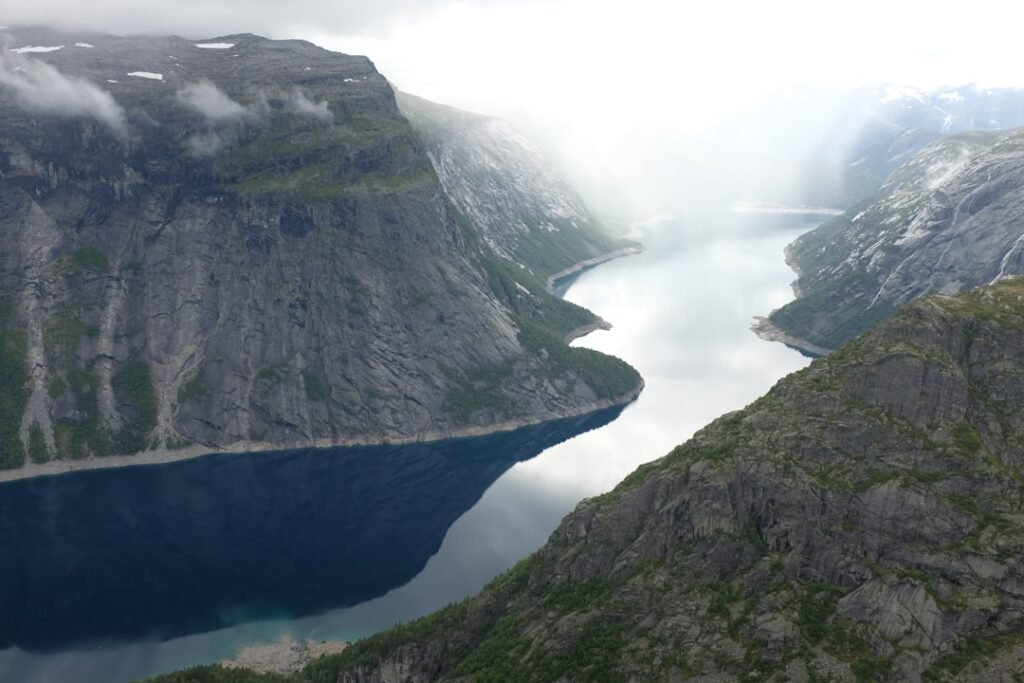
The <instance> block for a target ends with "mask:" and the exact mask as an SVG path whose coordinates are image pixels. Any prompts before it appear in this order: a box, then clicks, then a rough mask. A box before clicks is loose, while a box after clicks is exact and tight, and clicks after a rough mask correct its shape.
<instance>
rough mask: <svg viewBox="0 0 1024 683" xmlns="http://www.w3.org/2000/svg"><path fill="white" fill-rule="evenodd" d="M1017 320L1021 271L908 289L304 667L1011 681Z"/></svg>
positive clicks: (1019, 573)
mask: <svg viewBox="0 0 1024 683" xmlns="http://www.w3.org/2000/svg"><path fill="white" fill-rule="evenodd" d="M1022 331H1024V280H1022V279H1011V280H1006V281H1004V282H1001V283H999V284H997V285H995V286H992V287H987V288H982V289H980V290H976V291H973V292H970V293H967V294H964V295H960V296H957V297H952V298H950V297H944V296H936V297H930V298H927V299H923V300H921V301H920V302H917V303H914V304H912V305H910V306H908V307H907V308H906V309H905V310H904V311H902V312H901V313H900V314H898V315H897V316H895V317H894V318H893V319H892V320H891V321H889V322H887V323H885V324H883V325H881V326H879V327H878V328H877V329H876V330H874V331H872V332H871V333H869V334H868V335H866V336H864V337H862V338H861V339H859V340H857V341H855V342H853V343H851V344H848V345H847V346H845V347H843V348H842V349H841V350H839V351H838V352H836V353H833V354H832V355H830V356H829V357H827V358H824V359H819V360H817V361H815V362H814V363H813V364H812V365H811V366H810V367H809V368H807V369H805V370H802V371H800V372H797V373H795V374H793V375H791V376H789V377H787V378H785V379H783V380H782V381H780V382H779V383H778V385H776V386H775V387H774V388H773V389H772V390H771V391H770V392H769V393H768V394H767V395H766V396H764V397H763V398H761V399H759V400H758V401H756V402H754V403H753V404H751V405H750V406H748V407H747V408H745V409H744V410H742V411H739V412H735V413H731V414H728V415H725V416H723V417H722V418H720V419H719V420H717V421H715V422H714V423H712V424H711V425H709V426H708V427H707V428H705V429H704V430H702V431H701V432H699V433H698V434H697V435H696V436H694V438H693V439H691V440H690V441H689V442H687V443H686V444H684V445H682V446H680V447H678V448H676V449H675V450H673V451H672V452H671V453H670V454H669V455H667V456H666V457H664V458H662V459H661V460H658V461H655V462H652V463H650V464H647V465H644V466H641V467H640V468H639V469H638V470H637V471H636V472H634V473H633V474H632V475H630V476H629V477H628V478H627V479H626V480H625V481H623V482H622V483H621V484H620V485H619V486H618V487H617V488H616V489H615V490H614V491H612V492H611V493H608V494H606V495H603V496H600V497H598V498H594V499H590V500H587V501H584V502H583V503H581V504H580V506H579V507H578V508H577V509H576V511H575V512H573V513H572V514H571V515H569V516H568V517H567V518H566V519H565V520H564V521H563V522H562V524H561V525H560V527H559V528H558V529H557V530H556V531H555V533H554V534H553V535H552V536H551V539H550V540H549V542H548V543H547V545H545V546H544V547H543V548H542V549H541V550H540V551H539V552H538V553H537V554H536V555H534V556H532V557H530V558H528V559H527V560H525V561H523V562H522V563H520V564H519V565H518V566H516V567H515V568H514V569H512V570H511V571H510V572H509V573H507V574H505V575H503V576H501V577H499V578H498V579H496V580H495V581H494V582H493V583H492V584H491V585H490V586H488V588H486V589H485V591H484V592H483V593H482V594H481V595H480V596H478V597H476V598H473V599H470V600H468V601H466V602H464V603H461V604H457V605H453V606H451V607H449V608H447V609H445V610H443V611H441V612H439V613H437V614H435V615H433V616H430V617H427V618H426V619H423V620H420V621H417V622H414V623H412V624H409V625H406V626H402V627H399V628H396V629H393V630H391V631H388V632H385V633H383V634H381V635H378V636H375V637H373V638H370V639H368V640H365V641H362V642H359V643H356V644H355V645H353V646H351V647H350V648H349V649H348V650H346V652H345V653H343V654H341V655H338V656H335V657H328V658H324V659H322V660H319V661H318V662H316V663H314V664H312V665H311V666H310V667H308V668H307V669H305V670H304V671H303V672H302V673H300V674H298V675H297V676H296V677H295V678H293V679H290V680H299V681H314V680H315V681H343V682H345V683H385V682H386V683H414V682H415V683H426V682H427V681H439V680H446V681H456V680H458V681H466V680H502V681H506V680H522V681H546V680H559V681H596V680H602V681H750V680H774V681H814V680H834V681H921V680H929V681H947V680H949V681H952V680H957V681H991V680H1005V681H1010V680H1013V679H1012V674H1013V672H1014V671H1015V670H1016V669H1015V667H1016V666H1018V665H1019V662H1020V661H1021V658H1022V657H1024V593H1022V590H1021V586H1022V585H1024V563H1022V561H1021V557H1022V556H1024V526H1022V523H1021V522H1022V517H1021V510H1022V508H1021V504H1022V503H1021V501H1022V500H1024V475H1022V472H1021V467H1022V466H1024V451H1022V448H1021V443H1024V417H1022V415H1021V412H1020V410H1019V407H1020V405H1021V404H1022V402H1024V384H1022V383H1021V381H1020V378H1021V377H1022V376H1024V335H1022ZM197 675H199V674H197ZM204 675H208V676H209V678H208V679H205V680H218V679H217V678H216V676H217V670H216V669H210V670H207V671H206V672H205V674H204ZM196 680H204V679H196Z"/></svg>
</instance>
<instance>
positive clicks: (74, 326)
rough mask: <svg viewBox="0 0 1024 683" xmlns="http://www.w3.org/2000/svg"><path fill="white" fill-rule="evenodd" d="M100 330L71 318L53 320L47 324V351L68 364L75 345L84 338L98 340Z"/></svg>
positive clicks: (45, 334) (45, 333)
mask: <svg viewBox="0 0 1024 683" xmlns="http://www.w3.org/2000/svg"><path fill="white" fill-rule="evenodd" d="M99 333H100V330H99V328H98V327H96V326H94V325H86V324H84V323H82V322H80V321H78V320H73V319H71V318H60V317H57V318H53V319H51V320H49V321H48V322H47V323H46V327H45V331H44V335H43V336H44V339H45V340H46V346H47V350H48V351H49V352H50V353H52V354H53V355H54V356H56V357H57V358H58V359H59V360H61V361H63V362H65V363H68V362H70V360H71V355H72V353H73V352H74V350H75V345H76V344H77V343H78V340H79V339H81V338H82V337H83V336H85V337H92V338H96V337H98V336H99Z"/></svg>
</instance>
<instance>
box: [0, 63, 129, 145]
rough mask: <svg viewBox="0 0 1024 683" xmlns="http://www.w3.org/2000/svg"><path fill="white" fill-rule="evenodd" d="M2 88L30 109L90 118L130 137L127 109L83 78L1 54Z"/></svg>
mask: <svg viewBox="0 0 1024 683" xmlns="http://www.w3.org/2000/svg"><path fill="white" fill-rule="evenodd" d="M0 89H6V90H10V91H13V93H14V96H15V98H16V100H17V102H18V103H19V104H20V105H21V106H22V107H25V108H26V109H30V110H32V111H38V112H43V113H46V114H54V115H57V116H65V117H78V116H86V117H91V118H94V119H96V120H98V121H100V122H102V123H104V124H106V125H107V127H109V128H110V129H111V130H112V131H113V132H114V133H115V134H117V135H118V136H121V137H124V136H126V135H127V134H128V124H127V123H126V121H125V116H124V110H123V109H121V106H120V105H119V104H118V103H117V101H116V100H114V98H113V96H112V95H111V94H110V93H108V92H107V91H106V90H103V89H102V88H100V87H99V86H97V85H95V84H94V83H91V82H89V81H87V80H85V79H83V78H76V77H73V76H65V75H64V74H62V73H61V72H60V71H58V70H57V69H55V68H54V67H52V66H50V65H49V64H46V63H45V62H41V61H39V60H37V59H29V58H27V57H21V56H19V55H15V54H12V53H10V52H6V51H4V52H0Z"/></svg>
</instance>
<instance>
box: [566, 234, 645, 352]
mask: <svg viewBox="0 0 1024 683" xmlns="http://www.w3.org/2000/svg"><path fill="white" fill-rule="evenodd" d="M643 251H644V248H643V247H642V246H640V245H637V246H629V247H623V248H621V249H616V250H615V251H609V252H607V253H604V254H599V255H597V256H594V257H593V258H588V259H584V260H583V261H579V262H578V263H574V264H572V265H571V266H569V267H568V268H563V269H562V270H560V271H558V272H557V273H552V274H551V275H548V279H547V290H548V293H549V294H553V293H554V291H553V290H554V288H555V285H556V284H557V283H558V281H559V280H564V279H565V278H567V277H570V276H572V275H576V274H577V273H580V272H582V271H584V270H587V269H588V268H593V267H594V266H599V265H601V264H602V263H607V262H608V261H613V260H615V259H617V258H622V257H624V256H635V255H636V254H642V253H643ZM598 329H604V328H598ZM581 336H582V335H581Z"/></svg>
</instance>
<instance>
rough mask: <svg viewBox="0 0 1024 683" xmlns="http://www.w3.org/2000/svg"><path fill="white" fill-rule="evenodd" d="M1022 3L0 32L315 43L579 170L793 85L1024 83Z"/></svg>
mask: <svg viewBox="0 0 1024 683" xmlns="http://www.w3.org/2000/svg"><path fill="white" fill-rule="evenodd" d="M1022 7H1024V6H1019V5H1017V4H1016V3H1012V2H1008V1H1007V0H999V1H998V2H996V1H993V0H976V1H975V2H972V3H969V4H966V5H965V4H963V3H956V4H953V3H944V2H943V1H942V0H939V1H938V2H936V1H935V0H932V1H922V0H858V1H857V2H851V1H847V2H843V3H837V2H832V1H830V0H771V1H769V2H766V1H764V0H748V1H739V0H714V1H706V2H702V3H694V2H686V1H685V0H459V1H454V0H288V1H287V2H283V1H282V0H244V1H243V0H151V1H150V2H139V1H138V0H90V1H89V2H83V1H82V0H3V4H2V6H0V25H2V24H11V23H32V22H38V23H49V24H53V23H54V22H59V23H60V25H61V27H63V28H83V29H93V30H105V31H110V32H122V33H123V32H128V33H178V34H182V35H185V36H188V37H194V38H208V37H214V36H216V35H222V34H227V33H237V32H245V31H249V32H255V33H260V34H263V35H268V36H270V37H275V38H285V37H301V38H306V39H309V40H312V41H313V42H316V43H318V44H320V45H323V46H325V47H328V48H330V49H335V50H339V51H343V52H348V53H353V54H366V55H368V56H369V57H370V58H371V59H373V60H374V62H375V63H376V64H377V66H378V68H379V69H380V70H381V71H382V72H383V73H384V75H385V76H387V77H388V78H389V79H390V80H391V81H392V82H393V83H395V84H396V85H397V86H398V87H400V88H402V89H404V90H407V91H409V92H412V93H415V94H419V95H422V96H425V97H429V98H432V99H436V100H439V101H443V102H447V103H450V104H454V105H457V106H462V107H464V108H469V109H473V110H476V111H482V112H485V113H493V114H498V115H504V116H506V117H511V118H513V120H514V121H516V122H517V123H519V124H520V125H524V124H525V125H526V127H528V128H529V127H531V126H532V127H534V128H535V129H536V130H542V131H545V132H546V133H547V135H548V136H549V138H552V139H557V140H558V143H559V145H560V146H561V150H560V152H561V153H562V154H563V155H564V156H565V157H566V158H577V159H583V158H588V157H589V158H590V159H593V158H594V157H595V155H600V154H601V153H602V152H604V153H606V154H614V153H615V151H614V150H615V144H614V142H615V138H616V137H618V138H621V139H629V136H631V135H636V133H637V131H652V130H657V131H660V134H661V135H663V136H665V137H666V138H668V137H670V136H672V135H684V136H686V135H700V134H701V131H702V130H705V129H706V128H707V127H708V126H710V125H712V124H713V123H714V122H716V121H718V120H719V119H721V118H722V117H723V116H726V115H728V114H729V113H730V112H733V111H735V110H737V109H740V108H742V107H744V106H746V105H747V104H748V103H750V102H751V101H753V100H755V99H756V98H757V97H758V96H760V95H761V94H763V93H765V92H768V91H773V90H777V89H778V88H779V87H781V86H782V85H784V84H787V83H809V84H814V85H825V86H835V87H845V86H849V85H857V84H864V83H870V82H900V83H908V84H912V85H918V86H924V87H930V86H936V85H941V84H951V85H954V84H962V83H967V82H972V81H973V82H979V83H982V84H985V85H1007V84H1009V85H1024V69H1021V68H1020V61H1021V60H1020V56H1019V40H1020V38H1019V32H1020V26H1021V25H1022V24H1021V19H1022V18H1024V9H1022Z"/></svg>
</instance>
